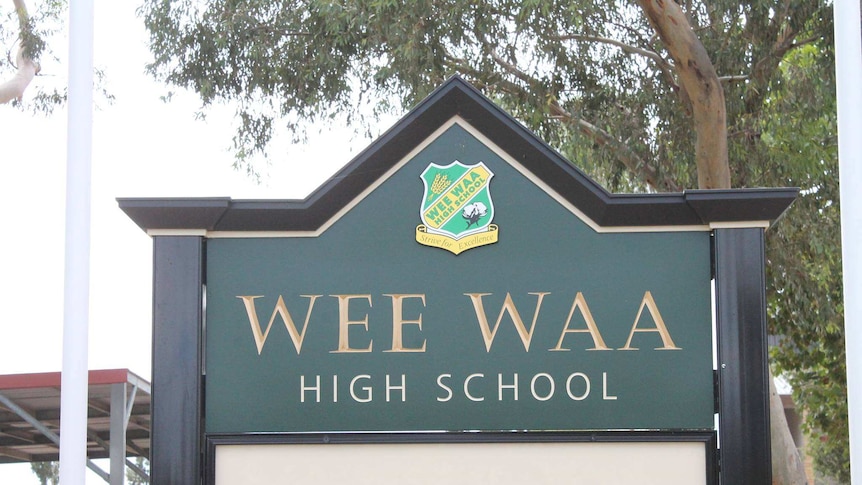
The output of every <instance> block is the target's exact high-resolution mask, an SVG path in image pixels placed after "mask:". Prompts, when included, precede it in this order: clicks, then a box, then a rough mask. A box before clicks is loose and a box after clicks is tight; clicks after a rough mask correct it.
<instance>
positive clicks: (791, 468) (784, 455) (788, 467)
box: [769, 371, 808, 485]
mask: <svg viewBox="0 0 862 485" xmlns="http://www.w3.org/2000/svg"><path fill="white" fill-rule="evenodd" d="M769 436H770V438H771V440H772V483H773V485H807V484H808V478H807V477H806V476H805V464H804V463H803V462H802V460H801V459H800V457H799V451H798V449H797V448H796V444H794V443H793V436H791V435H790V427H789V426H788V425H787V419H786V418H785V417H784V405H783V404H782V403H781V397H780V396H779V395H778V390H777V389H776V388H775V381H774V379H773V378H772V371H770V372H769Z"/></svg>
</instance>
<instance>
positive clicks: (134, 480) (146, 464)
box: [126, 456, 150, 485]
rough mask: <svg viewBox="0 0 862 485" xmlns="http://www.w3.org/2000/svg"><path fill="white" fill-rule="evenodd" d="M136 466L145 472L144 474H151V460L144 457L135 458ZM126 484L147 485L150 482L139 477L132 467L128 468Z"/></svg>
mask: <svg viewBox="0 0 862 485" xmlns="http://www.w3.org/2000/svg"><path fill="white" fill-rule="evenodd" d="M135 465H136V466H137V467H138V468H139V469H141V470H143V472H144V473H146V474H149V473H150V460H148V459H146V458H144V457H142V456H137V457H135ZM126 483H128V484H129V485H147V484H148V483H150V481H149V480H148V479H146V478H144V477H142V476H140V475H138V473H137V472H135V470H133V469H132V468H131V467H126Z"/></svg>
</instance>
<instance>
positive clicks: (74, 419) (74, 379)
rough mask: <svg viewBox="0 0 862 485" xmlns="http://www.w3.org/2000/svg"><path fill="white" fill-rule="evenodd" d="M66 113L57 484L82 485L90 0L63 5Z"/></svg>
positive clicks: (87, 281) (73, 0)
mask: <svg viewBox="0 0 862 485" xmlns="http://www.w3.org/2000/svg"><path fill="white" fill-rule="evenodd" d="M68 109H69V115H68V120H67V130H66V133H67V137H68V139H67V140H66V150H67V151H66V255H65V287H64V300H63V372H62V378H61V382H60V385H61V387H60V391H61V397H60V480H61V483H63V485H83V484H84V480H85V473H86V462H87V370H88V369H87V356H88V352H87V338H88V334H89V332H88V327H89V308H90V307H89V299H90V164H91V154H92V145H93V135H92V132H93V0H71V1H70V2H69V101H68Z"/></svg>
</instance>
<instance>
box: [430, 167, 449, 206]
mask: <svg viewBox="0 0 862 485" xmlns="http://www.w3.org/2000/svg"><path fill="white" fill-rule="evenodd" d="M450 185H452V181H451V180H449V176H448V175H446V174H445V173H438V174H437V175H435V176H434V181H433V182H431V189H430V191H431V193H430V194H428V200H429V201H430V200H431V199H433V198H434V197H436V196H438V195H440V194H442V193H443V191H444V190H446V189H447V188H448V187H449V186H450Z"/></svg>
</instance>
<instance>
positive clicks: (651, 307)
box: [619, 291, 682, 350]
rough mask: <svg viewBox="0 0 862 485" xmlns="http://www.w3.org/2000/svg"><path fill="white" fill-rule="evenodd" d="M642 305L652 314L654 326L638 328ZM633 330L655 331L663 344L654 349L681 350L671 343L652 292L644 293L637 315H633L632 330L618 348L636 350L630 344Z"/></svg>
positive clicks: (671, 340) (642, 309)
mask: <svg viewBox="0 0 862 485" xmlns="http://www.w3.org/2000/svg"><path fill="white" fill-rule="evenodd" d="M644 307H646V309H647V311H649V314H650V315H652V319H653V321H654V322H655V328H638V322H639V321H640V319H641V314H642V313H643V311H644ZM635 332H657V333H658V334H659V335H660V336H661V341H662V344H664V346H663V347H656V348H655V350H682V349H681V348H680V347H677V346H676V345H675V344H674V343H673V339H672V338H671V337H670V332H668V330H667V326H665V324H664V319H662V317H661V313H659V311H658V305H656V304H655V300H654V299H653V297H652V293H651V292H649V291H647V292H646V293H644V297H643V300H641V306H640V309H639V310H638V315H637V316H636V317H635V323H634V325H632V331H631V332H629V338H628V340H626V345H625V347H621V348H620V349H619V350H638V348H637V347H632V346H631V344H632V338H633V337H634V335H635Z"/></svg>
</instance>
